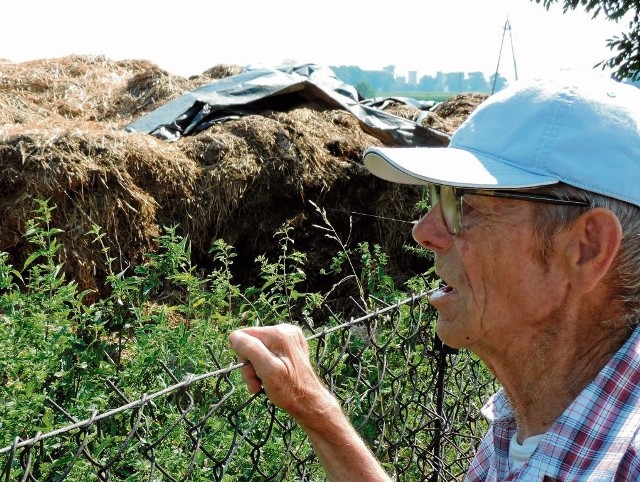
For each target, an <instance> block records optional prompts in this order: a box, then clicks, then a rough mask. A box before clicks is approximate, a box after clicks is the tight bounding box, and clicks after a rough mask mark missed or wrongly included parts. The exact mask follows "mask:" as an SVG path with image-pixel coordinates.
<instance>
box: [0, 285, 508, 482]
mask: <svg viewBox="0 0 640 482" xmlns="http://www.w3.org/2000/svg"><path fill="white" fill-rule="evenodd" d="M433 325H434V313H433V311H432V309H431V308H430V307H429V305H428V303H427V302H426V299H425V294H424V293H421V294H418V295H414V296H412V297H411V298H408V299H405V300H402V301H399V302H398V303H396V304H394V305H391V306H386V307H384V308H382V309H377V310H375V311H373V312H371V313H370V314H368V315H366V316H364V317H362V318H358V319H351V320H350V321H348V322H339V321H337V320H333V321H332V322H329V323H328V324H327V325H325V326H323V327H320V328H316V329H313V328H311V327H306V328H305V329H306V330H307V331H308V333H309V336H308V341H309V344H310V348H311V356H312V358H313V360H314V363H315V366H316V369H317V372H318V373H319V374H320V376H321V377H322V378H323V379H324V380H325V382H326V384H327V386H328V387H329V388H330V389H331V390H332V391H333V393H334V394H335V395H336V397H338V398H339V399H340V401H341V402H342V404H343V407H344V410H345V412H346V413H347V414H348V416H349V418H350V419H351V421H352V422H353V424H354V425H355V427H356V428H357V429H358V431H359V432H360V433H361V435H362V437H363V438H364V440H365V441H366V442H367V443H368V444H369V446H370V447H371V449H372V450H373V452H374V453H375V455H376V457H377V458H378V460H380V462H381V463H382V464H383V466H384V467H385V469H386V470H387V471H388V473H389V474H390V476H391V477H392V478H393V479H394V480H397V481H407V482H408V481H430V482H435V481H451V480H461V479H462V477H463V475H464V473H465V471H466V469H467V467H468V465H469V463H470V461H471V458H472V457H473V454H474V452H475V449H476V447H477V444H478V442H479V439H480V437H481V435H482V434H483V433H484V431H485V430H486V425H485V423H484V421H483V420H482V419H481V418H479V417H478V412H479V409H480V407H481V406H482V403H483V402H484V400H485V399H486V397H487V396H488V395H489V394H490V393H492V392H494V391H495V390H496V389H497V385H496V382H495V380H494V379H493V378H492V377H491V375H490V374H489V373H488V372H487V370H486V369H485V368H484V367H483V365H482V364H481V363H480V362H479V361H478V360H477V359H476V358H475V357H474V356H472V355H471V354H470V353H468V352H465V351H460V352H457V351H454V350H451V349H449V348H448V347H446V346H443V344H442V343H441V342H439V340H438V339H437V337H436V336H435V334H434V326H433ZM210 356H211V360H212V362H213V363H214V364H215V366H217V367H218V369H217V370H214V371H212V372H209V373H205V374H200V375H191V376H188V377H187V378H186V379H183V380H179V379H177V378H176V376H175V375H174V374H173V373H172V370H171V369H170V368H169V366H168V365H167V364H164V363H161V364H160V366H159V367H158V377H159V379H161V380H162V383H163V384H164V388H163V389H161V390H157V391H155V392H153V393H150V394H142V395H140V396H139V397H138V398H136V399H132V397H131V396H127V395H126V394H125V393H123V392H122V391H121V389H120V388H119V387H118V383H117V382H116V381H112V380H105V381H104V383H107V384H108V386H109V389H110V391H112V393H114V394H117V397H118V398H119V399H120V400H121V402H122V404H121V405H120V406H119V407H118V408H115V409H112V410H108V411H103V412H100V413H98V412H94V413H92V414H91V415H90V416H88V417H86V418H84V419H82V420H79V419H77V418H75V417H74V416H72V415H71V414H70V413H69V412H68V411H67V410H68V408H65V407H61V406H59V405H58V404H56V403H55V402H54V401H52V400H49V401H48V403H49V405H50V406H51V407H52V409H54V410H55V411H56V412H57V413H58V414H60V415H61V416H63V417H64V418H65V419H66V420H67V422H66V424H64V425H62V426H61V427H60V428H58V429H55V430H52V431H49V432H47V433H37V434H36V435H34V436H33V437H31V438H25V439H23V438H20V437H16V438H15V439H14V441H13V443H12V444H11V445H10V446H7V447H4V448H0V469H1V470H2V473H1V475H2V479H3V480H5V481H13V480H20V481H61V480H68V481H89V480H100V481H125V480H126V481H149V482H152V481H186V480H189V481H204V480H207V481H211V480H213V481H320V480H324V475H323V471H322V468H321V466H320V465H319V463H318V462H317V460H316V458H315V456H314V454H313V451H312V449H311V446H310V444H309V443H308V441H307V439H306V436H305V434H304V433H303V432H302V431H301V430H300V429H299V428H297V427H296V425H295V424H294V423H293V422H292V420H291V419H290V418H289V417H288V416H287V415H286V414H285V413H283V412H282V411H280V410H278V409H277V408H276V407H274V406H273V405H272V404H271V403H270V402H269V401H268V400H267V399H266V398H265V397H264V396H263V395H261V394H258V395H251V394H249V392H248V391H247V390H246V388H245V387H244V384H243V382H242V380H241V376H240V373H239V370H238V368H239V367H240V365H238V364H234V363H229V364H227V365H223V362H222V361H220V360H223V359H225V358H226V359H227V360H229V359H230V358H229V357H230V356H232V354H230V353H227V354H220V353H214V352H213V351H212V350H210ZM101 383H102V382H101ZM143 389H144V387H140V390H141V392H142V390H143Z"/></svg>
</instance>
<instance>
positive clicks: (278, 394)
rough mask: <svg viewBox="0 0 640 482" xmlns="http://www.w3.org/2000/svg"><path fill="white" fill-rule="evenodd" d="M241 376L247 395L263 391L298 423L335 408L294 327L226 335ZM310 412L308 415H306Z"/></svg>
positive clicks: (269, 328)
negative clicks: (306, 417) (239, 363)
mask: <svg viewBox="0 0 640 482" xmlns="http://www.w3.org/2000/svg"><path fill="white" fill-rule="evenodd" d="M229 341H230V343H231V348H233V350H235V352H236V353H237V354H238V361H240V362H241V363H244V362H247V361H248V362H249V364H247V365H245V366H244V367H242V376H243V378H244V381H245V382H246V384H247V387H248V388H249V390H250V391H251V393H258V392H259V391H260V390H261V389H263V388H264V391H265V393H266V394H267V396H268V397H269V399H270V400H271V401H272V402H273V403H274V404H275V405H277V406H278V407H280V408H282V409H284V410H286V411H287V412H288V413H289V414H290V415H291V416H292V417H293V418H295V419H296V420H297V421H298V422H299V423H302V424H304V422H305V420H304V419H305V415H311V416H316V415H318V414H319V412H323V411H324V410H326V409H328V408H330V406H333V407H335V400H334V398H333V396H332V395H331V394H330V393H329V392H328V390H327V389H326V388H325V386H324V385H323V383H322V382H321V381H320V379H319V378H318V377H317V375H316V374H315V372H314V370H313V367H312V366H311V363H310V361H309V346H308V345H307V340H306V339H305V338H304V335H303V333H302V330H301V329H300V328H298V327H297V326H294V325H287V324H282V325H276V326H269V327H256V328H244V329H242V330H237V331H234V332H233V333H231V335H230V336H229ZM309 412H311V413H309Z"/></svg>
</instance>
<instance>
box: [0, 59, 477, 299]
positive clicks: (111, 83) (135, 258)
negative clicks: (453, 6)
mask: <svg viewBox="0 0 640 482" xmlns="http://www.w3.org/2000/svg"><path fill="white" fill-rule="evenodd" d="M240 71H241V68H240V67H238V66H233V65H220V66H215V67H212V68H211V69H208V70H207V71H205V72H203V73H202V74H201V75H199V76H194V77H191V78H189V79H185V78H182V77H179V76H173V75H170V74H168V73H167V72H165V71H163V70H162V69H160V68H158V67H157V66H155V65H153V64H151V63H149V62H147V61H137V60H131V61H120V62H114V61H109V60H108V59H105V58H104V57H95V56H70V57H65V58H62V59H49V60H40V61H34V62H25V63H21V64H14V63H11V62H5V61H3V62H0V189H1V190H2V192H3V193H5V194H4V195H3V196H2V197H1V198H0V214H1V216H2V218H0V250H3V251H7V252H9V253H10V256H11V260H12V262H14V263H19V262H20V260H24V259H25V257H26V256H28V254H29V253H30V250H32V249H33V248H32V247H31V246H28V245H27V243H26V240H25V237H24V231H25V223H26V221H27V220H28V219H31V218H32V210H33V208H34V201H35V200H36V199H48V200H50V204H51V205H55V206H56V207H57V209H56V210H55V211H54V212H53V220H52V223H53V225H54V226H56V227H58V228H61V229H63V230H64V233H63V234H62V235H61V240H60V241H61V243H62V244H63V246H64V251H62V252H61V253H60V260H61V261H62V262H64V263H65V266H66V270H67V272H68V273H69V276H70V277H72V278H74V279H76V280H77V281H78V283H79V284H80V287H81V288H82V289H87V288H89V289H93V290H95V291H96V292H99V291H100V290H101V281H102V280H103V278H104V275H105V273H106V267H105V265H104V263H105V257H104V255H103V253H102V252H101V248H100V246H99V245H98V244H97V243H94V242H93V239H92V237H91V236H87V235H86V233H87V232H88V231H89V230H90V229H91V227H92V225H93V224H97V225H99V226H100V227H101V229H102V231H103V232H104V233H105V237H104V240H105V243H106V244H107V246H108V247H109V249H110V252H109V255H110V256H111V257H113V258H115V259H116V261H115V262H116V264H117V266H115V267H114V269H117V270H121V269H126V268H128V267H130V266H132V265H135V264H137V263H139V262H140V261H141V258H142V255H143V253H145V252H147V251H150V250H153V249H154V248H155V245H154V242H155V240H156V237H157V235H158V234H159V231H160V228H161V227H162V226H174V225H175V226H178V227H179V232H180V234H184V235H188V237H189V239H190V241H191V243H192V247H193V254H194V258H195V259H194V261H195V262H196V263H198V264H199V265H204V266H206V263H207V262H210V254H209V249H210V248H211V245H212V243H213V241H214V240H216V239H218V238H223V239H225V240H226V241H227V242H228V243H229V244H231V245H233V246H234V247H235V248H236V250H237V251H238V253H239V256H238V259H237V261H236V263H235V266H236V267H237V268H238V276H239V278H240V281H243V279H244V280H246V281H248V282H253V281H254V280H252V279H251V276H253V275H254V274H255V272H254V271H252V269H246V268H247V267H250V268H251V267H253V266H254V264H253V260H254V258H255V257H256V256H257V255H258V254H267V255H268V256H271V257H274V256H276V255H277V253H279V252H280V248H279V246H278V245H277V241H276V240H275V239H274V233H275V232H276V231H277V230H278V229H279V228H281V227H282V226H283V225H284V224H289V225H292V226H293V227H294V228H295V231H294V233H293V236H294V238H295V240H296V244H295V248H296V249H298V250H300V251H302V252H305V253H307V260H308V271H307V272H308V274H309V276H310V278H311V279H310V286H309V289H318V285H314V283H319V282H320V281H319V280H318V277H317V275H316V273H318V272H319V271H320V270H321V269H322V268H323V267H326V265H327V264H328V262H329V260H330V258H331V256H333V255H334V254H335V253H336V252H337V249H338V247H337V245H336V246H334V245H331V244H330V243H329V242H327V240H326V238H325V232H323V231H321V230H319V229H317V228H314V227H313V225H314V224H322V220H321V218H320V216H319V215H318V213H317V212H316V211H315V210H314V208H313V207H312V206H311V204H310V203H309V201H313V202H314V203H316V204H317V205H319V206H320V207H321V208H329V209H336V210H338V211H337V212H336V211H329V212H328V213H327V214H328V217H329V219H330V220H331V222H332V224H333V225H334V227H335V228H336V230H337V231H338V234H339V235H340V236H341V237H342V238H343V240H344V241H345V242H347V241H348V242H349V243H350V246H351V247H355V245H356V243H358V242H363V241H368V242H370V243H379V244H381V245H382V247H383V249H384V250H385V252H387V253H389V254H390V256H391V258H392V260H391V268H390V269H391V271H392V272H395V273H404V274H405V275H408V274H411V273H412V272H416V271H420V270H421V269H423V268H424V266H421V265H420V262H419V261H418V260H416V259H415V258H412V257H411V256H410V255H407V254H405V253H404V251H403V249H402V246H403V245H404V244H406V243H410V242H411V239H410V229H409V226H408V225H406V224H402V223H396V222H394V221H385V220H381V219H372V218H370V217H361V216H353V217H351V219H350V216H349V215H348V214H347V213H346V212H352V211H355V212H363V213H369V214H373V215H378V216H385V217H391V218H399V219H405V220H412V219H416V216H417V213H415V212H413V209H414V204H415V201H417V199H418V197H419V196H420V194H421V189H420V188H418V187H415V186H401V185H395V184H391V183H388V182H385V181H382V180H380V179H377V178H375V177H373V176H371V175H370V174H369V173H368V172H366V170H365V169H364V167H363V166H362V163H361V155H362V151H363V149H365V148H366V147H369V146H372V145H380V141H378V140H377V139H376V138H374V137H372V136H370V135H368V134H366V133H365V132H364V131H363V130H362V129H361V127H360V125H359V123H358V121H357V119H356V118H355V117H354V116H352V115H351V114H349V113H348V112H346V111H343V110H336V109H332V108H327V107H326V106H325V105H323V104H319V103H307V104H305V105H299V106H296V107H295V108H292V109H290V110H288V111H280V110H265V111H263V112H261V113H260V114H256V115H250V116H246V117H242V118H239V119H236V120H231V121H227V122H225V123H222V124H218V125H214V126H212V127H210V128H209V129H206V130H205V131H203V132H200V133H198V134H196V135H194V136H187V137H182V138H181V139H179V140H178V142H176V143H166V142H164V141H160V140H158V139H156V138H154V137H152V136H149V135H146V134H140V133H126V132H124V130H123V127H124V126H125V125H127V124H129V123H130V122H131V121H132V120H134V118H137V117H138V116H140V115H142V114H144V113H146V112H149V111H151V110H153V109H155V108H157V107H159V106H160V105H162V104H164V103H165V102H167V101H168V100H170V99H172V98H175V97H177V96H179V95H182V94H183V93H185V92H186V91H190V90H193V89H195V88H196V87H198V86H199V85H202V84H206V83H209V82H210V81H211V80H212V79H214V78H221V77H225V76H228V75H234V74H235V73H239V72H240ZM476 100H477V99H476V97H473V99H472V101H471V102H468V101H467V100H465V99H464V98H462V97H461V98H460V99H458V100H457V101H456V102H457V104H456V105H455V106H451V107H450V110H447V109H444V107H442V112H438V113H436V112H435V111H434V113H433V114H431V113H430V114H429V115H428V116H427V119H425V120H423V122H428V123H429V125H430V126H432V127H436V128H438V129H440V130H444V131H448V132H450V130H449V129H450V128H452V127H451V126H452V125H454V124H456V123H457V122H458V117H464V115H465V114H464V113H458V112H457V111H456V109H457V108H458V109H459V106H461V107H463V108H464V109H468V107H469V105H470V104H473V103H475V102H476ZM444 104H446V103H444ZM444 104H443V105H444ZM398 115H399V114H398ZM404 115H405V116H408V115H413V114H412V113H411V112H409V110H407V109H405V114H404ZM447 115H448V116H451V117H453V118H455V121H454V123H453V124H451V123H450V119H449V118H447V117H446V116H447ZM444 127H447V128H444Z"/></svg>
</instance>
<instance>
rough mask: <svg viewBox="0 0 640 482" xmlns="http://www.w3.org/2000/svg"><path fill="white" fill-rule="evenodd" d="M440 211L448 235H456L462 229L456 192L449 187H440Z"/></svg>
mask: <svg viewBox="0 0 640 482" xmlns="http://www.w3.org/2000/svg"><path fill="white" fill-rule="evenodd" d="M440 209H442V215H443V216H444V220H445V222H446V223H447V228H449V234H458V233H459V232H460V230H461V229H462V216H461V213H460V203H459V202H458V196H457V194H456V190H455V189H454V188H452V187H451V186H440Z"/></svg>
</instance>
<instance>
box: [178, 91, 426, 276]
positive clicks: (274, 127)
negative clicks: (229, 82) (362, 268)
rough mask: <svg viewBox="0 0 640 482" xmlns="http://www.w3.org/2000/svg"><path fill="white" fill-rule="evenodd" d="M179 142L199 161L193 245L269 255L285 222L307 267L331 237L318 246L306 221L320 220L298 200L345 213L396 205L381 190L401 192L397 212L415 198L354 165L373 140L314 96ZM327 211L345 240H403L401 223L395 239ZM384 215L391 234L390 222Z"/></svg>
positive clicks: (318, 235) (316, 266) (317, 234)
mask: <svg viewBox="0 0 640 482" xmlns="http://www.w3.org/2000/svg"><path fill="white" fill-rule="evenodd" d="M179 143H181V145H182V147H183V149H184V151H185V152H186V153H187V154H188V155H189V156H191V157H192V158H193V159H194V160H197V162H198V163H199V164H200V165H202V174H201V176H200V177H199V179H198V182H197V188H196V191H197V193H198V202H197V203H196V204H194V205H193V206H194V208H196V210H195V211H193V212H192V213H191V215H190V218H191V219H197V220H198V223H197V225H190V226H189V229H188V231H189V233H190V236H191V239H192V241H193V246H194V251H195V252H198V251H199V252H206V250H207V249H208V248H209V247H210V245H211V243H212V241H213V240H215V239H217V238H224V239H225V240H226V241H227V242H228V243H230V244H232V245H234V246H235V247H236V248H237V249H238V250H239V251H240V252H243V253H251V254H252V256H255V255H256V254H259V253H267V254H275V253H276V252H277V250H278V249H279V248H278V246H277V243H276V240H274V238H273V234H274V233H275V232H276V231H277V230H278V229H279V228H280V227H282V226H283V225H284V224H289V225H292V226H293V227H294V228H295V238H296V248H298V249H300V248H304V252H306V253H307V254H308V260H309V262H310V268H311V269H310V271H312V272H318V271H320V269H321V268H322V267H325V266H326V265H327V263H328V262H329V261H330V256H331V255H333V254H335V253H336V249H337V246H331V247H328V246H327V245H326V243H325V242H323V240H322V238H323V237H324V233H323V232H322V231H320V230H319V229H317V228H313V226H312V225H313V224H319V223H321V222H322V221H321V219H320V217H319V215H318V214H317V213H316V212H315V210H314V208H313V207H312V206H311V204H310V203H308V201H313V202H314V203H316V204H318V205H319V206H321V207H331V208H333V209H339V210H342V211H347V212H350V211H359V212H362V211H364V212H367V213H371V212H374V211H376V212H377V214H384V213H386V212H387V211H392V212H393V214H398V212H397V206H396V205H394V204H389V205H388V206H387V205H384V203H383V204H382V205H381V204H380V202H379V199H384V196H382V194H384V193H385V192H388V191H394V194H393V195H390V196H389V198H390V199H394V200H395V202H397V203H402V200H405V201H406V202H405V203H404V212H403V213H402V214H401V215H403V216H405V218H407V214H406V213H407V209H409V210H410V209H411V208H412V206H413V204H414V203H415V201H416V200H417V197H416V196H417V194H416V188H412V187H409V186H405V187H398V186H395V185H392V184H390V183H384V182H382V181H379V180H377V179H374V178H372V176H371V175H370V174H368V172H366V170H365V169H364V168H363V166H362V163H361V155H362V151H363V149H365V148H366V147H369V146H372V145H380V142H379V141H378V140H377V139H375V138H373V137H371V136H370V135H368V134H366V133H364V132H363V131H362V130H361V129H360V127H359V125H358V121H357V119H355V117H353V116H352V115H350V114H348V113H347V112H345V111H342V110H334V109H327V108H326V107H323V106H321V105H317V104H308V105H305V106H300V107H298V108H295V109H293V110H291V111H289V112H277V111H265V112H263V113H262V115H250V116H246V117H243V118H241V119H237V120H232V121H228V122H226V123H224V124H221V125H216V126H213V127H211V128H209V129H207V130H206V131H204V132H202V133H200V134H198V135H196V136H193V137H185V138H182V139H181V140H180V141H179ZM372 189H375V191H374V193H377V194H376V195H373V194H374V193H372V192H371V190H372ZM402 191H403V192H404V195H399V194H400V192H402ZM196 206H197V207H196ZM372 209H374V211H372ZM329 217H330V218H338V219H337V221H336V226H337V227H338V228H340V229H341V234H342V235H344V238H345V240H346V239H347V238H348V237H349V235H351V238H352V239H353V240H354V245H355V242H359V241H365V240H366V241H369V242H371V243H374V242H378V243H380V240H381V239H382V240H383V244H385V245H387V247H388V246H389V245H393V247H394V248H395V249H394V250H395V251H396V252H399V251H401V249H400V248H401V246H399V245H401V244H404V242H406V240H407V234H408V231H409V230H408V229H407V226H406V225H400V226H402V228H403V229H404V232H403V233H402V235H401V241H400V240H399V238H398V237H397V236H395V237H390V236H388V235H389V232H387V233H386V234H387V236H385V237H382V238H378V237H376V230H375V229H372V227H373V226H376V225H377V224H379V222H378V221H372V220H371V218H365V219H363V218H357V219H355V220H354V222H353V225H352V228H351V231H350V230H349V218H348V216H347V215H345V213H339V214H336V213H335V212H331V213H330V214H329ZM407 219H409V218H407ZM386 224H387V225H388V222H387V223H386ZM391 224H392V227H393V231H394V234H395V231H396V229H397V227H398V226H394V224H397V223H393V222H392V223H391ZM330 251H331V252H330ZM321 252H322V253H321ZM251 259H253V258H251Z"/></svg>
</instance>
